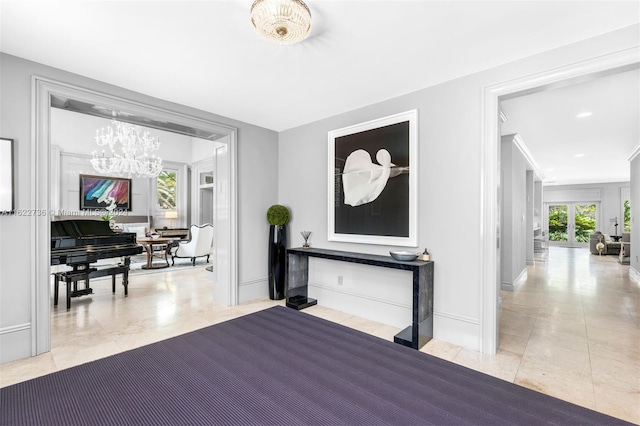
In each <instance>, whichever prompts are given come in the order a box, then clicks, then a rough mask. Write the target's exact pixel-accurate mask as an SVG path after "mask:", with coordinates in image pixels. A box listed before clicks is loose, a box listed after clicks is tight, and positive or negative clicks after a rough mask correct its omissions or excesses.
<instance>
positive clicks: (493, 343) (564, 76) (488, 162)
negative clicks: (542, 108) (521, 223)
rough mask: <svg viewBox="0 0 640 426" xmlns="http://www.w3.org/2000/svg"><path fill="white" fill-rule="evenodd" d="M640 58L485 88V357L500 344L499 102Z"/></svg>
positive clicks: (630, 53) (635, 52)
mask: <svg viewBox="0 0 640 426" xmlns="http://www.w3.org/2000/svg"><path fill="white" fill-rule="evenodd" d="M639 57H640V48H639V47H633V48H629V49H625V50H621V51H619V52H615V53H611V54H608V55H603V56H599V57H596V58H593V59H590V60H586V61H582V62H577V63H574V64H571V65H568V66H563V67H559V68H555V69H551V70H548V71H545V72H541V73H537V74H534V75H529V76H526V77H522V78H519V79H516V80H510V81H504V82H501V83H498V84H494V85H490V86H485V87H484V89H483V92H482V109H483V110H482V132H481V135H482V140H481V150H482V152H483V153H484V155H483V156H482V157H481V158H480V161H481V164H480V173H481V181H480V182H481V183H480V184H481V189H480V197H481V199H480V205H481V213H480V215H479V217H480V222H481V223H480V226H481V227H480V229H481V235H480V250H479V251H480V262H481V268H482V275H481V277H480V279H481V291H482V297H480V298H479V301H480V315H481V316H480V318H481V323H480V349H481V351H482V352H483V353H487V354H495V353H496V351H497V344H498V338H497V337H498V322H497V321H498V315H497V309H498V304H497V302H498V295H499V292H498V286H497V281H498V276H499V275H498V271H497V259H498V257H497V256H498V255H499V254H500V253H499V249H498V248H497V240H498V238H497V236H498V229H497V227H498V214H497V211H498V208H497V207H498V204H497V203H498V196H497V193H498V189H499V182H500V181H499V179H498V177H499V174H498V173H499V171H498V165H499V161H498V146H499V143H500V126H499V122H500V113H499V107H498V105H499V98H500V97H502V96H505V95H513V96H514V97H515V96H517V95H518V94H522V93H523V92H524V91H525V90H532V89H536V88H540V87H542V86H548V85H551V84H554V83H560V82H562V81H565V80H568V79H572V78H576V77H581V76H587V75H590V74H591V75H595V74H597V73H602V72H606V71H608V70H611V69H615V68H621V67H624V66H630V65H633V66H635V65H636V64H638V58H639Z"/></svg>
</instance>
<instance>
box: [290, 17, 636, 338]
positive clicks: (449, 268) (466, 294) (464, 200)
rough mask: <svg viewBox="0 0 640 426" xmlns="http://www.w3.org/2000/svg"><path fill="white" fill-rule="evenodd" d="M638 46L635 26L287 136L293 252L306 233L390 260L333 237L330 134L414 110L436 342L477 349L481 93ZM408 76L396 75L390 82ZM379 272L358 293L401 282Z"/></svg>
mask: <svg viewBox="0 0 640 426" xmlns="http://www.w3.org/2000/svg"><path fill="white" fill-rule="evenodd" d="M638 40H639V37H638V26H634V27H629V28H626V29H622V30H619V31H616V32H613V33H609V34H605V35H603V36H600V37H597V38H594V39H590V40H585V41H582V42H579V43H575V44H572V45H568V46H564V47H562V48H559V49H556V50H553V51H550V52H546V53H544V54H540V55H536V56H533V57H530V58H526V59H522V60H519V61H516V62H513V63H511V64H507V65H503V66H500V67H497V68H494V69H491V70H487V71H484V72H481V73H477V74H473V75H470V76H466V77H463V78H459V79H455V80H452V81H449V82H446V83H443V84H440V85H437V86H433V87H429V88H426V89H423V90H420V91H417V92H413V93H410V94H407V95H404V96H400V97H397V98H394V99H390V100H387V101H384V102H380V103H377V104H373V105H369V106H364V107H362V108H360V109H357V110H354V111H349V112H339V111H337V112H336V113H339V115H335V116H333V117H329V118H326V119H323V120H320V121H316V122H314V123H310V124H307V125H304V126H300V127H297V128H294V129H289V130H286V131H283V132H281V133H280V158H279V177H278V186H279V200H280V203H282V204H284V205H287V206H288V207H290V208H291V210H292V221H291V224H290V235H291V245H294V246H299V245H301V243H302V239H301V237H300V236H299V232H300V231H301V230H310V231H312V232H313V235H312V236H311V244H312V245H313V246H315V247H322V248H331V249H336V250H346V251H355V252H365V253H377V254H388V251H389V250H390V249H391V247H388V246H377V245H361V244H351V243H336V242H329V241H328V240H327V201H326V199H327V181H328V179H327V173H328V170H327V169H328V165H327V133H328V132H329V131H331V130H334V129H339V128H342V127H346V126H349V125H354V124H357V123H362V122H365V121H369V120H373V119H377V118H380V117H384V116H387V115H391V114H396V113H399V112H403V111H408V110H412V109H417V110H418V117H419V118H418V128H419V129H418V132H419V136H418V137H419V181H420V187H419V188H418V194H419V203H418V204H419V205H418V218H419V219H418V226H419V230H418V241H419V247H425V246H426V247H429V249H430V251H431V253H432V258H433V260H434V261H435V271H434V272H435V282H434V284H435V290H434V297H435V300H434V310H435V317H434V320H435V324H434V333H435V337H436V338H438V339H441V340H446V341H449V342H452V343H456V344H460V345H463V346H466V347H469V348H473V349H480V316H481V288H480V276H481V274H482V265H481V264H480V258H481V256H480V254H481V253H480V250H481V247H480V245H481V223H482V222H481V220H482V218H481V216H482V215H481V204H480V203H481V199H482V194H481V180H482V177H483V173H484V171H483V170H481V169H480V166H481V158H482V153H481V152H480V146H481V135H482V131H483V128H482V117H483V111H482V105H483V103H482V100H483V98H482V93H483V89H484V88H485V87H487V86H490V85H494V84H499V83H503V82H506V81H510V80H512V79H517V78H523V77H525V76H529V75H531V74H535V73H539V72H543V71H548V70H550V69H555V68H557V67H562V66H566V65H569V64H573V63H576V62H579V61H583V60H587V59H590V58H594V57H598V56H600V55H604V54H607V53H612V52H616V51H619V50H621V49H624V48H629V47H632V46H637V45H638ZM401 75H402V72H401V71H399V72H398V75H396V76H390V78H394V77H395V78H401ZM345 96H349V94H348V93H345ZM408 249H410V250H417V249H418V247H409V248H408ZM345 268H346V266H345V265H343V264H342V263H341V262H332V264H331V266H330V269H327V270H325V271H324V272H323V274H316V276H315V277H312V278H313V280H315V281H314V284H315V285H317V286H318V287H319V286H323V287H325V288H327V287H331V286H333V285H334V283H335V282H336V275H339V274H342V273H344V271H345ZM373 275H374V274H372V275H371V277H370V278H369V277H368V278H367V280H366V281H364V280H360V279H358V277H357V276H355V275H354V278H355V279H356V280H357V281H358V283H357V284H358V287H357V288H354V289H353V291H352V293H354V294H355V295H356V297H357V298H358V299H359V300H363V299H364V297H366V295H367V293H368V286H371V285H377V284H384V283H385V282H388V284H391V287H389V288H388V290H387V293H386V297H389V298H391V296H392V294H393V292H394V288H393V284H395V283H396V282H397V283H400V282H401V277H397V279H390V278H389V277H387V276H385V277H383V278H376V277H375V276H373ZM383 299H384V297H383ZM381 303H383V302H380V303H379V304H378V305H380V304H381ZM319 304H320V305H322V304H326V299H325V300H323V299H322V298H320V299H319ZM368 316H369V317H372V318H377V319H379V320H381V321H383V322H384V321H388V319H387V318H381V317H380V316H379V315H377V307H369V308H368Z"/></svg>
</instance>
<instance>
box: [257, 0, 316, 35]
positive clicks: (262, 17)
mask: <svg viewBox="0 0 640 426" xmlns="http://www.w3.org/2000/svg"><path fill="white" fill-rule="evenodd" d="M251 23H252V24H253V27H254V28H255V29H256V31H258V33H259V34H260V35H261V36H262V37H264V38H266V39H267V40H269V41H272V42H274V43H278V44H293V43H297V42H299V41H302V40H304V39H305V38H307V36H308V35H309V31H310V30H311V12H310V11H309V8H308V7H307V5H306V4H304V2H303V1H302V0H255V2H253V5H252V6H251Z"/></svg>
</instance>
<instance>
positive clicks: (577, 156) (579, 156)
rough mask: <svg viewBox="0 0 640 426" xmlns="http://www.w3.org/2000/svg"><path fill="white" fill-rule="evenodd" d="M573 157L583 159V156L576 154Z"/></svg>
mask: <svg viewBox="0 0 640 426" xmlns="http://www.w3.org/2000/svg"><path fill="white" fill-rule="evenodd" d="M574 157H576V158H581V157H584V154H576V155H574Z"/></svg>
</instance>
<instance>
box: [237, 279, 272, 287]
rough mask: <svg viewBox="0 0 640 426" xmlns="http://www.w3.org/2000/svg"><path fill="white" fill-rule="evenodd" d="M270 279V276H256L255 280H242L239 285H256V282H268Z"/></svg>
mask: <svg viewBox="0 0 640 426" xmlns="http://www.w3.org/2000/svg"><path fill="white" fill-rule="evenodd" d="M267 281H268V278H266V277H265V278H256V279H255V280H247V281H242V282H241V283H240V284H239V285H240V287H243V286H247V285H254V284H261V283H266V282H267Z"/></svg>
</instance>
